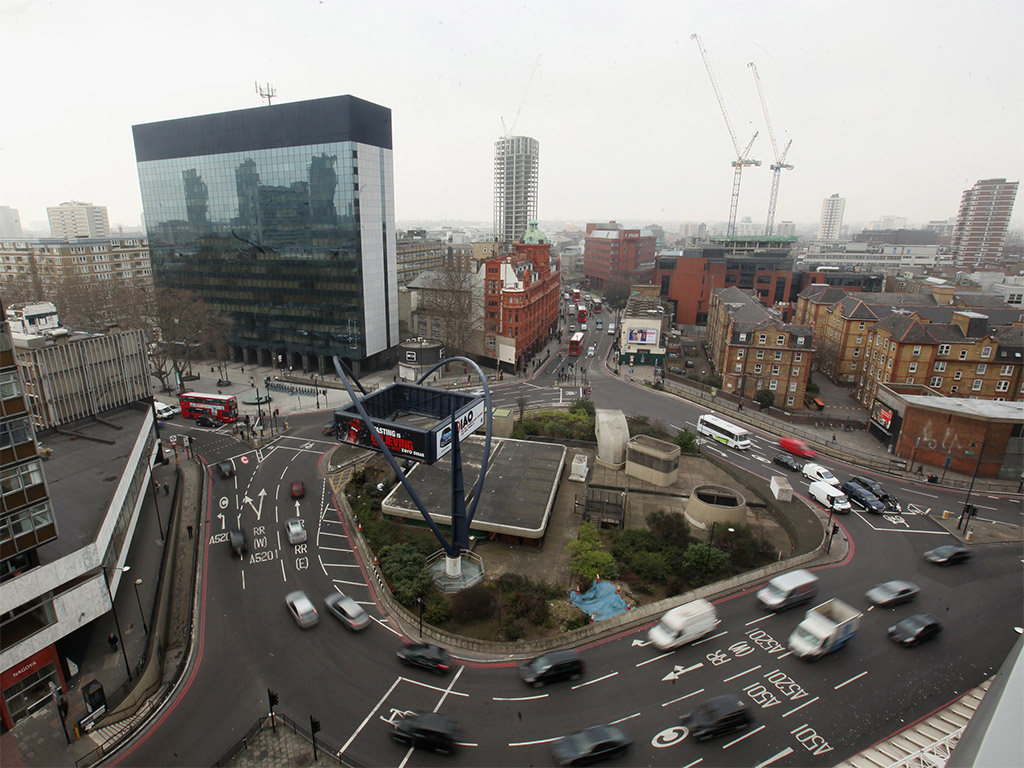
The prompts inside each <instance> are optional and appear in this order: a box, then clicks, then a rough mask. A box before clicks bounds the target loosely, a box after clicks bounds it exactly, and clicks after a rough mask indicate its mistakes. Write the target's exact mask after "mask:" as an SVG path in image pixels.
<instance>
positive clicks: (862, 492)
mask: <svg viewBox="0 0 1024 768" xmlns="http://www.w3.org/2000/svg"><path fill="white" fill-rule="evenodd" d="M842 489H843V493H845V494H846V496H847V498H849V500H850V503H851V504H855V505H856V506H858V507H860V508H861V509H863V510H864V511H865V512H874V513H875V514H878V515H882V514H885V512H886V507H885V504H884V503H882V502H881V501H880V500H879V499H878V497H877V496H875V494H873V493H872V492H871V491H869V490H868V489H867V488H865V487H864V486H862V485H857V483H854V482H848V483H843V485H842Z"/></svg>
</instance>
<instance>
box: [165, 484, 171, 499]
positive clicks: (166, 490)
mask: <svg viewBox="0 0 1024 768" xmlns="http://www.w3.org/2000/svg"><path fill="white" fill-rule="evenodd" d="M170 495H171V487H170V486H169V485H167V483H164V496H170Z"/></svg>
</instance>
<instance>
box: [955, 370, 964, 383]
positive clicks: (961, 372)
mask: <svg viewBox="0 0 1024 768" xmlns="http://www.w3.org/2000/svg"><path fill="white" fill-rule="evenodd" d="M963 374H964V372H963V371H957V372H956V373H954V374H953V381H960V378H961V377H962V376H963Z"/></svg>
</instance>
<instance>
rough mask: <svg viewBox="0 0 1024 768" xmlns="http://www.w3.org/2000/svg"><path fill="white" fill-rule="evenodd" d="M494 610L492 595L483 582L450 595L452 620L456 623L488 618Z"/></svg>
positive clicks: (495, 603) (495, 604)
mask: <svg viewBox="0 0 1024 768" xmlns="http://www.w3.org/2000/svg"><path fill="white" fill-rule="evenodd" d="M496 608H497V602H496V601H495V599H494V593H493V592H492V591H491V589H490V588H489V587H488V586H487V585H486V584H484V583H483V582H480V583H479V584H475V585H473V586H472V587H467V588H466V589H463V590H460V591H459V592H456V593H455V594H454V595H452V618H454V619H455V620H456V621H458V622H463V623H465V622H470V621H478V620H479V619H487V618H490V617H491V616H493V615H494V612H495V609H496Z"/></svg>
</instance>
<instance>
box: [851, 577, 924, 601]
mask: <svg viewBox="0 0 1024 768" xmlns="http://www.w3.org/2000/svg"><path fill="white" fill-rule="evenodd" d="M920 591H921V590H920V589H919V588H918V586H917V585H916V584H911V583H910V582H909V581H887V582H885V583H884V584H879V585H878V586H877V587H872V588H871V589H869V590H868V591H867V594H866V595H865V597H867V599H868V600H869V601H871V602H872V603H874V604H875V605H880V606H882V607H888V606H892V605H900V604H901V603H909V602H910V601H911V600H913V599H914V598H915V597H917V593H918V592H920Z"/></svg>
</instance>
